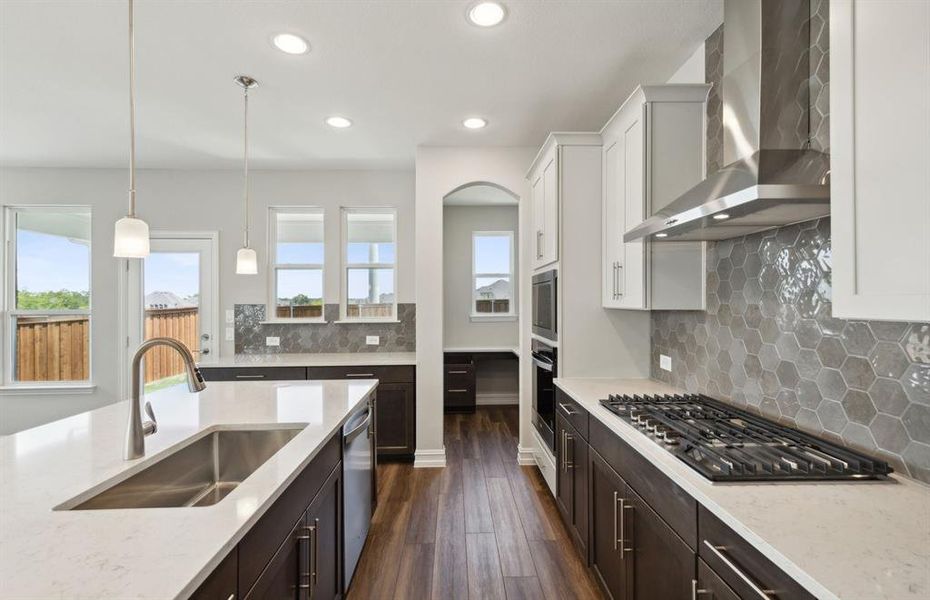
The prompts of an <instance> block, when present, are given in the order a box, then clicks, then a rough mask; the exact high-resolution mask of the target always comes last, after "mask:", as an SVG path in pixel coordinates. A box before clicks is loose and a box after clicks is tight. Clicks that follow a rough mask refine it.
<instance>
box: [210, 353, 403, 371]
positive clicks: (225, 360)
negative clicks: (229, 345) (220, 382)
mask: <svg viewBox="0 0 930 600" xmlns="http://www.w3.org/2000/svg"><path fill="white" fill-rule="evenodd" d="M416 364H417V353H416V352H338V353H335V352H334V353H320V354H314V353H305V354H304V353H301V354H287V353H281V354H235V355H233V356H222V357H220V358H219V359H218V360H217V361H216V362H212V363H211V362H206V363H201V364H200V366H201V367H202V368H204V369H209V368H210V367H355V366H358V367H361V366H366V367H382V366H393V365H416Z"/></svg>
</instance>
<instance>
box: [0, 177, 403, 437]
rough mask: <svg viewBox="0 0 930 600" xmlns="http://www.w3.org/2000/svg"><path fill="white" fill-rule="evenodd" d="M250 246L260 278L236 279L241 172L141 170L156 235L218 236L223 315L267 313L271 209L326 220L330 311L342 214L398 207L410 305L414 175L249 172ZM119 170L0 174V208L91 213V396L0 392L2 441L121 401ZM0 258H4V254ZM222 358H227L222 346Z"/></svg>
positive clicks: (143, 209) (142, 197)
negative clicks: (304, 211)
mask: <svg viewBox="0 0 930 600" xmlns="http://www.w3.org/2000/svg"><path fill="white" fill-rule="evenodd" d="M252 175H253V179H252V198H253V204H252V207H253V209H252V228H253V229H252V236H251V237H252V246H253V247H254V248H256V250H257V251H258V256H259V265H260V273H259V275H251V276H248V275H236V274H235V253H236V249H237V248H238V247H239V246H240V245H241V243H242V235H241V227H242V175H241V173H239V172H237V171H166V170H142V171H141V172H139V173H138V180H137V186H136V187H137V190H138V203H139V208H138V214H139V215H140V216H141V217H142V218H143V219H145V220H147V221H148V223H149V225H150V226H151V228H152V229H164V230H175V231H177V230H210V231H218V232H219V234H220V236H219V270H220V273H219V286H220V290H219V308H220V310H221V314H222V311H223V310H224V309H227V308H232V306H233V304H236V303H264V302H266V297H267V293H266V291H267V281H268V279H267V273H268V271H267V268H266V267H265V264H264V261H265V260H266V257H267V252H266V246H265V244H266V231H267V228H266V227H267V218H266V217H267V207H268V206H286V205H293V206H322V207H324V210H325V214H326V230H325V235H326V260H327V263H328V264H330V265H333V267H334V268H328V269H327V272H326V282H325V288H326V289H325V296H326V301H327V302H338V300H339V275H340V274H339V269H338V267H337V265H338V264H339V257H340V248H339V232H340V214H339V207H340V206H382V205H390V206H396V207H397V219H398V223H397V232H398V248H397V255H398V275H397V278H398V286H397V292H398V301H399V302H413V301H414V289H415V286H414V279H415V274H414V270H413V265H414V259H413V257H414V243H415V241H414V238H415V236H414V175H413V173H412V172H410V171H253V173H252ZM126 188H127V173H126V171H125V169H2V170H0V205H29V204H76V205H89V206H92V208H93V226H92V227H93V231H92V244H93V257H92V273H93V275H92V277H93V281H92V291H93V299H92V304H93V311H92V323H91V336H92V348H91V352H92V363H93V366H92V375H91V376H92V378H93V381H94V383H95V384H96V386H97V387H96V389H95V390H94V391H93V393H90V394H83V395H63V394H59V393H56V394H49V395H44V394H39V395H35V394H28V395H26V394H22V393H10V392H8V391H3V392H0V434H4V433H10V432H13V431H18V430H21V429H24V428H27V427H31V426H34V425H38V424H41V423H45V422H48V421H51V420H55V419H58V418H62V417H65V416H68V415H71V414H75V413H78V412H81V411H85V410H89V409H92V408H96V407H99V406H103V405H105V404H109V403H111V402H115V401H117V400H118V399H119V397H120V391H119V389H118V387H119V384H118V381H119V377H118V373H117V371H116V368H115V366H114V365H117V364H119V356H118V353H117V350H116V348H117V335H118V334H117V330H118V323H117V318H116V315H117V314H118V313H119V310H118V304H117V302H118V298H117V266H118V261H117V260H116V259H114V258H113V257H112V249H113V223H114V222H115V221H116V219H118V218H119V217H121V216H123V215H124V214H125V212H126V199H127V192H126ZM0 252H2V249H0ZM220 353H221V354H222V355H230V354H232V353H233V344H232V342H223V344H222V346H221V348H220Z"/></svg>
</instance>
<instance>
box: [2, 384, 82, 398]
mask: <svg viewBox="0 0 930 600" xmlns="http://www.w3.org/2000/svg"><path fill="white" fill-rule="evenodd" d="M96 389H97V386H96V385H94V384H93V383H39V384H29V383H14V384H9V385H2V386H0V394H4V395H8V394H35V395H40V394H56V395H60V394H92V393H94V391H95V390H96Z"/></svg>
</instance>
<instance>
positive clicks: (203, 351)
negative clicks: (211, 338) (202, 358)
mask: <svg viewBox="0 0 930 600" xmlns="http://www.w3.org/2000/svg"><path fill="white" fill-rule="evenodd" d="M200 353H201V354H210V349H209V348H201V349H200Z"/></svg>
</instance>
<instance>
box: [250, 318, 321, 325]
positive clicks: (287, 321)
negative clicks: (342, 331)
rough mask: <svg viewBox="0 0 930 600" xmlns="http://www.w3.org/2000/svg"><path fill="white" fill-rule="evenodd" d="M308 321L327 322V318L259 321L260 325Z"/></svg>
mask: <svg viewBox="0 0 930 600" xmlns="http://www.w3.org/2000/svg"><path fill="white" fill-rule="evenodd" d="M308 323H317V324H321V325H322V324H326V323H328V321H327V320H326V319H272V320H270V321H259V324H260V325H306V324H308Z"/></svg>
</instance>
